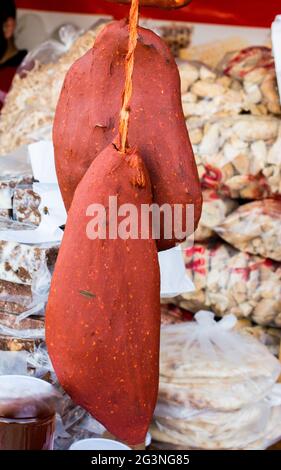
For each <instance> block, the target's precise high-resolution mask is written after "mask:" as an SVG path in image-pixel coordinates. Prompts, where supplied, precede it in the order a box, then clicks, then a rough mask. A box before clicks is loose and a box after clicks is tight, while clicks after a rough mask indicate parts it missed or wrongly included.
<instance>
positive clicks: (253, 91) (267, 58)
mask: <svg viewBox="0 0 281 470" xmlns="http://www.w3.org/2000/svg"><path fill="white" fill-rule="evenodd" d="M219 68H220V69H221V70H222V71H223V72H224V73H225V74H226V75H228V76H230V77H232V78H234V79H237V80H239V81H241V83H242V84H243V88H244V90H245V93H247V95H248V97H249V99H250V100H251V101H252V102H253V106H254V105H259V106H260V108H261V107H263V108H264V113H266V112H269V113H273V114H281V108H280V99H279V95H278V88H277V81H276V72H275V64H274V58H273V55H272V50H271V48H269V47H265V46H254V47H253V46H252V47H247V48H245V49H242V50H240V51H234V52H231V53H229V54H227V55H226V56H225V57H224V58H223V60H222V62H221V63H220V64H219Z"/></svg>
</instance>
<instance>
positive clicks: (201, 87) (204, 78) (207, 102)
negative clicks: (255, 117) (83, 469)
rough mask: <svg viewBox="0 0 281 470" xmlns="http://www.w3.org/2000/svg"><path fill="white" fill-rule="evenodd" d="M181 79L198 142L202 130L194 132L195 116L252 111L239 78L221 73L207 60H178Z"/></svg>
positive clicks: (187, 114) (187, 113)
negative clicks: (209, 64) (202, 61)
mask: <svg viewBox="0 0 281 470" xmlns="http://www.w3.org/2000/svg"><path fill="white" fill-rule="evenodd" d="M178 68H179V73H180V79H181V92H182V106H183V112H184V116H185V118H186V119H187V125H188V129H189V130H191V136H190V137H191V141H192V142H193V143H196V141H197V140H198V138H199V136H198V135H197V134H199V133H198V132H193V131H192V127H191V123H192V121H193V120H194V119H202V120H203V121H204V122H206V120H207V119H210V118H211V117H214V116H217V117H220V116H229V115H237V114H239V113H241V112H243V111H249V103H248V102H247V100H246V96H245V93H244V91H243V88H242V85H241V84H240V82H239V81H237V80H235V79H232V78H230V77H227V76H223V75H221V74H219V73H217V72H216V71H215V70H214V69H211V68H210V67H208V66H207V65H205V64H204V63H200V62H195V61H181V60H179V61H178Z"/></svg>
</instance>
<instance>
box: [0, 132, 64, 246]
mask: <svg viewBox="0 0 281 470" xmlns="http://www.w3.org/2000/svg"><path fill="white" fill-rule="evenodd" d="M28 151H29V155H30V163H31V166H30V168H31V169H32V172H33V175H34V178H35V179H37V180H38V181H39V183H34V185H33V189H34V191H35V192H36V193H38V194H39V195H40V197H41V204H40V207H39V210H40V213H41V223H40V225H39V227H37V228H36V229H34V230H3V231H1V232H0V238H1V240H6V241H14V242H18V243H26V244H40V243H55V242H60V241H61V240H62V237H63V231H62V230H61V229H60V228H59V227H60V226H62V225H64V224H65V222H66V210H65V207H64V203H63V200H62V197H61V193H60V190H59V186H58V183H57V175H56V169H55V161H54V149H53V144H52V142H49V141H46V142H45V141H41V142H36V143H35V144H31V145H29V146H28Z"/></svg>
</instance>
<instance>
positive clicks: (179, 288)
mask: <svg viewBox="0 0 281 470" xmlns="http://www.w3.org/2000/svg"><path fill="white" fill-rule="evenodd" d="M158 259H159V264H160V271H161V297H162V298H165V297H176V296H177V295H179V294H182V293H187V292H192V291H194V290H195V288H194V285H193V283H192V281H191V280H190V279H189V277H188V276H187V275H186V272H185V264H184V259H183V255H182V250H181V248H180V246H178V247H176V248H172V249H171V250H167V251H162V252H160V253H159V254H158Z"/></svg>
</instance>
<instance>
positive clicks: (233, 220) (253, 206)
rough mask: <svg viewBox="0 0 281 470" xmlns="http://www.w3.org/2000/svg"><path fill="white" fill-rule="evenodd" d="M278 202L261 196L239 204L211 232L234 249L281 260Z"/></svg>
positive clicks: (280, 209)
mask: <svg viewBox="0 0 281 470" xmlns="http://www.w3.org/2000/svg"><path fill="white" fill-rule="evenodd" d="M280 227H281V201H280V200H274V199H265V200H263V201H255V202H250V203H248V204H244V205H242V206H240V207H239V208H238V209H237V210H236V211H234V212H233V213H232V214H230V215H229V216H228V217H227V218H226V219H225V220H224V221H223V223H222V224H218V226H217V227H216V228H215V231H216V232H217V233H218V234H219V235H220V237H221V238H223V239H224V240H225V241H227V242H228V243H230V244H231V245H233V246H235V248H237V249H239V250H241V251H245V252H247V253H251V254H254V255H259V256H263V257H265V258H271V259H273V260H275V261H281V243H280V242H281V238H280Z"/></svg>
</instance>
